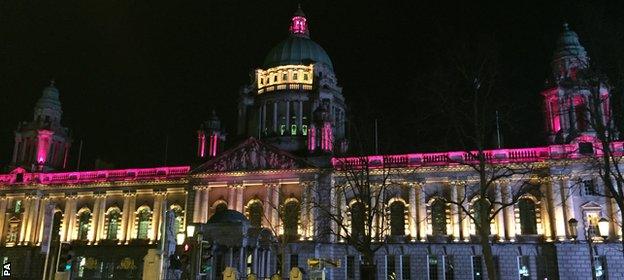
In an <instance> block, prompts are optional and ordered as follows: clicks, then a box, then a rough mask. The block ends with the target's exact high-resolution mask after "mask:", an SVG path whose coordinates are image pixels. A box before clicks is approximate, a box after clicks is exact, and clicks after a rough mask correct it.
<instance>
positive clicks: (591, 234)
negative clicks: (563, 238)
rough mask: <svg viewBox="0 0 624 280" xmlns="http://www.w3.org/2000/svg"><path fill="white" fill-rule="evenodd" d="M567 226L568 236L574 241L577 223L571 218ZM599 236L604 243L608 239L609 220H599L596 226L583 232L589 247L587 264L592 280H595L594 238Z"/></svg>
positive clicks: (590, 226) (589, 227) (591, 226)
mask: <svg viewBox="0 0 624 280" xmlns="http://www.w3.org/2000/svg"><path fill="white" fill-rule="evenodd" d="M568 226H569V232H570V236H571V237H572V239H576V238H577V236H578V234H577V233H578V232H577V226H578V221H577V220H576V219H574V218H572V219H570V220H569V221H568ZM596 230H598V232H596ZM599 236H601V237H602V238H603V240H604V241H606V240H607V238H608V237H609V220H607V219H605V218H600V220H599V221H598V225H592V224H590V225H589V226H588V227H587V231H586V232H585V240H586V241H587V246H589V248H588V249H589V263H590V266H591V274H592V278H591V279H592V280H597V277H596V264H595V260H594V254H595V253H594V251H595V250H596V248H595V245H594V238H595V237H599ZM577 241H578V240H577Z"/></svg>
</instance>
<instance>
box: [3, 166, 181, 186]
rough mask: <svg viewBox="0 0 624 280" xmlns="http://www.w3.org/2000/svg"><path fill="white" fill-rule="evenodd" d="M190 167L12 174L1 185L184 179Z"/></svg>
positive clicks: (5, 176)
mask: <svg viewBox="0 0 624 280" xmlns="http://www.w3.org/2000/svg"><path fill="white" fill-rule="evenodd" d="M189 170H190V166H174V167H155V168H132V169H116V170H97V171H81V172H59V173H28V172H12V173H11V174H2V175H0V185H7V184H20V183H39V184H49V185H54V184H68V183H69V184H76V183H83V184H84V183H95V182H114V181H128V180H137V181H141V180H155V179H180V178H184V177H185V176H186V175H187V174H188V172H189Z"/></svg>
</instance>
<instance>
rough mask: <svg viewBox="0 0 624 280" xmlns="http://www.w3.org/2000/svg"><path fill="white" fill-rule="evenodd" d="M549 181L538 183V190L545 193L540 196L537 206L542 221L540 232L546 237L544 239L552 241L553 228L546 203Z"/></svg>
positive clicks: (549, 210)
mask: <svg viewBox="0 0 624 280" xmlns="http://www.w3.org/2000/svg"><path fill="white" fill-rule="evenodd" d="M549 184H550V183H549V182H543V183H541V185H540V191H541V192H542V193H543V194H545V195H543V196H542V197H541V198H540V202H539V207H540V215H541V221H542V234H544V237H546V241H552V240H553V239H554V238H553V234H552V233H553V228H552V224H551V217H550V213H551V209H550V208H549V203H548V193H549V188H550V186H549Z"/></svg>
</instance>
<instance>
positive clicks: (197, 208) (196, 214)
mask: <svg viewBox="0 0 624 280" xmlns="http://www.w3.org/2000/svg"><path fill="white" fill-rule="evenodd" d="M193 190H194V191H195V200H194V201H193V223H199V222H201V220H202V216H201V193H202V190H201V187H197V186H196V187H193ZM228 204H229V203H228Z"/></svg>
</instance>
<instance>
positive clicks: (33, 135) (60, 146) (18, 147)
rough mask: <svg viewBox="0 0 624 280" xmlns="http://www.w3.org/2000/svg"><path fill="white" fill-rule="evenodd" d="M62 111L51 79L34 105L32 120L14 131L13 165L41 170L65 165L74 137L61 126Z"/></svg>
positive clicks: (60, 167) (44, 170) (56, 90)
mask: <svg viewBox="0 0 624 280" xmlns="http://www.w3.org/2000/svg"><path fill="white" fill-rule="evenodd" d="M62 113H63V111H62V110H61V101H60V100H59V91H58V89H57V88H56V86H55V85H54V81H51V82H50V85H48V86H47V87H45V88H44V89H43V93H42V96H41V98H39V100H38V101H37V104H35V110H34V116H33V120H32V121H30V122H23V123H20V124H19V125H18V127H17V130H16V131H15V147H14V149H13V159H12V161H11V165H12V166H13V167H17V166H22V167H24V168H26V169H32V171H39V172H46V171H51V170H59V169H64V168H66V166H67V156H68V153H69V148H70V146H71V140H70V138H69V130H68V129H67V128H66V127H63V126H62V125H61V115H62Z"/></svg>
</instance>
